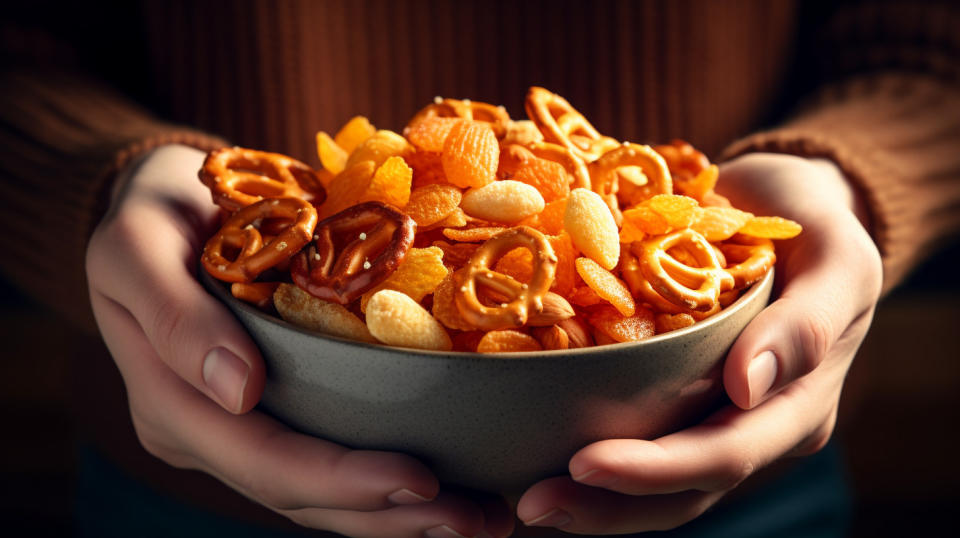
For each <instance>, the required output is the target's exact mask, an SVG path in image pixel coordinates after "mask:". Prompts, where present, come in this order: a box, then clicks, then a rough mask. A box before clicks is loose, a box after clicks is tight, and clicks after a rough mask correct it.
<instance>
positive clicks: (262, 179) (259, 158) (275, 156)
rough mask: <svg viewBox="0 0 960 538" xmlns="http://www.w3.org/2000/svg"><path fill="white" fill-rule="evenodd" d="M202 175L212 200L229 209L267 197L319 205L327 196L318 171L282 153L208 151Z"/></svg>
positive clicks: (201, 169) (238, 207) (227, 149)
mask: <svg viewBox="0 0 960 538" xmlns="http://www.w3.org/2000/svg"><path fill="white" fill-rule="evenodd" d="M199 176H200V181H202V182H203V184H204V185H206V186H207V187H208V188H209V189H210V192H211V194H212V195H213V202H214V203H215V204H217V205H219V206H220V207H222V208H224V209H226V210H227V211H236V210H238V209H240V208H241V207H244V206H248V205H250V204H253V203H255V202H258V201H260V200H262V199H264V198H279V197H289V198H304V199H309V200H310V201H311V202H312V203H313V204H315V205H320V204H322V203H323V201H324V200H325V199H326V197H327V193H326V190H324V188H323V183H322V182H321V180H320V176H319V175H318V174H317V172H316V171H315V170H313V169H312V168H310V167H309V166H307V165H306V164H303V163H302V162H300V161H298V160H296V159H292V158H290V157H287V156H286V155H281V154H279V153H268V152H266V151H257V150H253V149H245V148H238V147H233V148H220V149H217V150H214V151H211V152H210V153H209V154H207V158H206V159H205V160H204V161H203V167H202V168H200V173H199Z"/></svg>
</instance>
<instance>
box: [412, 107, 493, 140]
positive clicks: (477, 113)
mask: <svg viewBox="0 0 960 538" xmlns="http://www.w3.org/2000/svg"><path fill="white" fill-rule="evenodd" d="M434 116H438V117H441V118H463V119H465V120H474V121H483V122H487V123H489V124H490V126H491V127H492V128H493V134H494V135H496V137H497V140H500V139H502V138H503V137H504V136H506V135H507V126H508V125H509V124H510V115H509V114H508V113H507V109H506V108H504V107H502V106H494V105H491V104H489V103H481V102H478V101H471V100H469V99H463V100H460V99H444V98H442V97H435V98H434V100H433V103H430V104H429V105H427V106H425V107H423V108H421V109H420V111H419V112H417V113H416V115H414V116H413V118H412V119H411V120H410V122H409V123H407V127H410V126H412V125H414V124H416V123H417V122H419V121H421V120H423V119H425V118H430V117H434Z"/></svg>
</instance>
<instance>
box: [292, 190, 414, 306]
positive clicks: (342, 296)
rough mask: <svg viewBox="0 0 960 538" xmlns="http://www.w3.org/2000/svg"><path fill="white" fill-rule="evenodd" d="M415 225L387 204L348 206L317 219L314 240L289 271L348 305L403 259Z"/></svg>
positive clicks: (313, 291)
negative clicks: (324, 217) (318, 220)
mask: <svg viewBox="0 0 960 538" xmlns="http://www.w3.org/2000/svg"><path fill="white" fill-rule="evenodd" d="M416 228H417V225H416V223H415V222H414V221H413V219H412V218H410V217H408V216H407V215H404V214H403V213H401V212H400V211H398V210H397V209H396V208H394V207H392V206H389V205H387V204H383V203H380V202H366V203H363V204H358V205H355V206H352V207H349V208H347V209H344V210H343V211H341V212H339V213H337V214H335V215H332V216H330V217H328V218H326V219H324V220H322V221H320V223H318V224H317V229H316V233H315V235H314V238H315V239H314V242H313V244H311V245H309V246H308V247H307V248H305V249H304V250H303V251H302V252H301V253H300V254H298V255H297V256H296V257H295V258H294V259H293V263H292V265H291V266H290V276H291V277H292V278H293V282H294V283H295V284H296V285H297V286H300V287H301V288H303V289H304V290H306V291H307V292H309V293H310V294H311V295H313V296H315V297H318V298H320V299H323V300H325V301H331V302H336V303H340V304H343V305H345V304H349V303H351V302H352V301H353V300H354V299H356V298H357V297H360V295H362V294H363V293H364V292H366V291H367V290H369V289H370V288H373V287H374V286H376V285H377V284H379V283H380V282H383V281H384V280H386V278H387V277H388V276H390V274H391V273H392V272H393V271H394V270H395V269H396V268H397V267H398V266H399V265H400V263H402V262H403V258H404V257H405V256H406V254H407V251H408V250H410V247H411V246H412V245H413V236H414V232H415V230H416ZM338 250H339V254H338Z"/></svg>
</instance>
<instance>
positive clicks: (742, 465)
mask: <svg viewBox="0 0 960 538" xmlns="http://www.w3.org/2000/svg"><path fill="white" fill-rule="evenodd" d="M754 471H756V465H755V464H754V463H753V461H751V460H750V459H748V458H745V457H743V458H738V459H733V460H730V461H729V462H727V463H726V464H725V465H724V466H723V467H722V468H721V469H720V473H719V475H718V476H717V482H716V485H715V490H716V491H729V490H731V489H733V488H735V487H737V486H739V485H740V483H741V482H743V481H744V480H746V479H747V478H749V477H750V476H751V475H752V474H753V473H754Z"/></svg>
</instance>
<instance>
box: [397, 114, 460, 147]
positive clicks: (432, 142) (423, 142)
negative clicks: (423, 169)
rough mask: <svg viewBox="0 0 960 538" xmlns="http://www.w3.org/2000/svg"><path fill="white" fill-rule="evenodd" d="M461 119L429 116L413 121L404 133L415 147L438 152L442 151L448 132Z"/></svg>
mask: <svg viewBox="0 0 960 538" xmlns="http://www.w3.org/2000/svg"><path fill="white" fill-rule="evenodd" d="M461 121H464V120H463V119H461V118H441V117H439V116H431V117H429V118H424V119H422V120H420V121H418V122H416V123H414V124H413V125H411V126H410V127H408V128H407V129H405V130H404V134H405V135H407V140H409V141H410V143H411V144H413V145H414V146H416V147H417V149H421V150H424V151H434V152H437V153H439V152H441V151H443V143H444V141H445V140H446V139H447V135H449V134H450V130H451V129H453V126H454V125H456V124H457V123H458V122H461Z"/></svg>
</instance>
